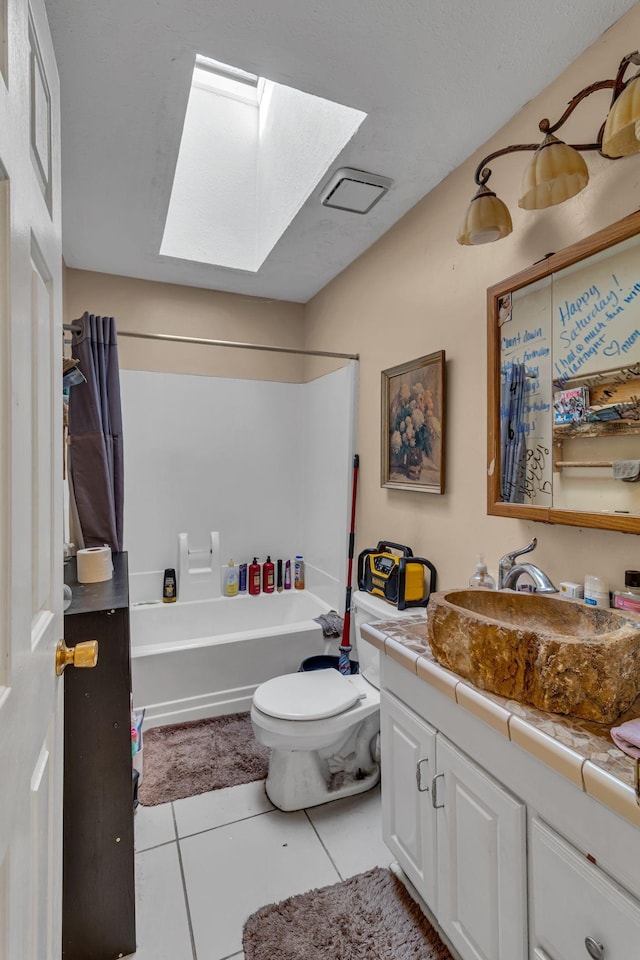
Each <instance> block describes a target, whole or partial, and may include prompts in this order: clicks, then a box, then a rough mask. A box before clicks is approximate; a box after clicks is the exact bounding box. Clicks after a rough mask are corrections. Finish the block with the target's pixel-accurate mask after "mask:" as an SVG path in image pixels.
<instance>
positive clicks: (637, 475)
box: [613, 460, 640, 483]
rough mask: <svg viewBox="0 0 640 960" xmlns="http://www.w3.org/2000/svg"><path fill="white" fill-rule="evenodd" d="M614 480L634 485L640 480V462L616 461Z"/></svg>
mask: <svg viewBox="0 0 640 960" xmlns="http://www.w3.org/2000/svg"><path fill="white" fill-rule="evenodd" d="M613 479H614V480H625V481H626V482H627V483H634V482H635V481H636V480H640V460H614V461H613Z"/></svg>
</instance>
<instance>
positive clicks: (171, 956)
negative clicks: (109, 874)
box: [135, 843, 193, 960]
mask: <svg viewBox="0 0 640 960" xmlns="http://www.w3.org/2000/svg"><path fill="white" fill-rule="evenodd" d="M136 939H137V941H138V949H137V951H136V954H135V960H193V951H192V949H191V937H190V935H189V924H188V921H187V910H186V905H185V902H184V890H183V887H182V877H181V875H180V865H179V861H178V849H177V844H175V843H169V844H166V845H165V846H163V847H156V848H155V850H147V851H146V852H145V853H139V854H137V855H136Z"/></svg>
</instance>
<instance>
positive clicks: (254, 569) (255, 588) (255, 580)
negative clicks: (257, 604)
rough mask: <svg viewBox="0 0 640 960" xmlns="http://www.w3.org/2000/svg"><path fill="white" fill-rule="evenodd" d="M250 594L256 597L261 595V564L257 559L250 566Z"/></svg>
mask: <svg viewBox="0 0 640 960" xmlns="http://www.w3.org/2000/svg"><path fill="white" fill-rule="evenodd" d="M249 593H250V594H251V595H252V596H254V597H255V596H256V595H257V594H258V593H260V564H259V563H258V558H257V557H254V558H253V563H250V564H249Z"/></svg>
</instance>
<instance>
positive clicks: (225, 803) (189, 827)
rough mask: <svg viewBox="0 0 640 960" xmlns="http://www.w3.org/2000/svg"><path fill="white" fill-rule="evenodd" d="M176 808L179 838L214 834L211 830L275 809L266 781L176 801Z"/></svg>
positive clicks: (174, 806) (212, 791) (243, 784)
mask: <svg viewBox="0 0 640 960" xmlns="http://www.w3.org/2000/svg"><path fill="white" fill-rule="evenodd" d="M173 808H174V810H175V815H176V823H177V824H178V836H179V837H187V836H189V834H192V833H201V832H202V831H203V830H211V829H212V827H220V826H222V825H223V824H225V823H233V822H234V821H235V820H244V819H246V818H247V817H253V816H255V815H256V814H257V813H264V812H265V811H266V810H273V809H274V807H273V804H272V803H271V802H270V800H269V798H268V797H267V795H266V793H265V792H264V780H255V781H254V782H253V783H242V784H240V785H239V786H237V787H228V788H227V789H226V790H211V791H209V793H201V794H199V795H198V796H197V797H186V798H185V799H184V800H175V801H174V804H173Z"/></svg>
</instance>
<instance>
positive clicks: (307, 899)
mask: <svg viewBox="0 0 640 960" xmlns="http://www.w3.org/2000/svg"><path fill="white" fill-rule="evenodd" d="M242 946H243V948H244V955H245V958H246V960H274V957H277V958H278V960H452V958H451V954H450V953H449V951H448V950H447V948H446V947H445V945H444V944H443V943H442V941H441V940H440V938H439V937H438V935H437V933H436V932H435V930H434V929H433V927H432V926H431V924H430V923H429V921H428V920H427V918H426V917H425V916H424V914H423V913H422V911H421V910H420V907H419V906H418V905H417V904H416V903H415V902H414V901H413V900H412V899H411V897H410V896H409V894H408V893H407V891H406V890H405V888H404V887H403V885H402V883H401V882H400V881H399V880H398V878H397V877H395V876H394V875H393V874H392V873H391V872H390V871H389V870H385V869H382V868H381V867H375V868H374V869H373V870H368V871H367V872H366V873H360V874H358V876H356V877H351V879H350V880H344V881H343V882H342V883H335V884H333V886H331V887H321V888H320V889H318V890H310V891H309V892H308V893H301V894H298V895H297V896H295V897H289V899H288V900H283V901H282V902H281V903H272V904H270V905H269V906H267V907H262V908H261V909H260V910H258V911H257V912H256V913H254V914H253V915H252V916H251V917H249V919H248V920H247V922H246V923H245V926H244V933H243V938H242Z"/></svg>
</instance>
